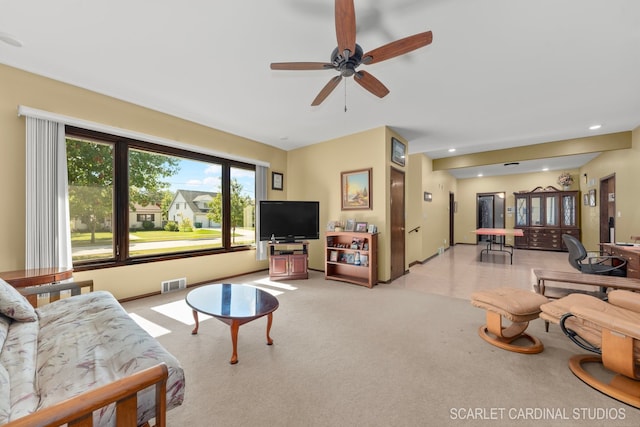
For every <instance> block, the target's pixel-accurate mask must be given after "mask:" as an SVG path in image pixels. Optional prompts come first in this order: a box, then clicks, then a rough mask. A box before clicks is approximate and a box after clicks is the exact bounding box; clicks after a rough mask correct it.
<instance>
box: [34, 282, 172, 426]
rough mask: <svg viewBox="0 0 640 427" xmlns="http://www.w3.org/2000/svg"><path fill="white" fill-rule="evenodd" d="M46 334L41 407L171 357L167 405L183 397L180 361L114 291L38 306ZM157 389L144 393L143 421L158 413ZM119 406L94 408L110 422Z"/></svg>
mask: <svg viewBox="0 0 640 427" xmlns="http://www.w3.org/2000/svg"><path fill="white" fill-rule="evenodd" d="M36 311H37V313H38V316H39V318H40V321H39V323H40V339H39V347H38V363H37V377H36V383H37V390H38V392H39V394H40V408H43V407H47V406H51V405H53V404H55V403H58V402H60V401H61V400H64V399H67V398H70V397H73V396H76V395H78V394H80V393H82V392H84V391H86V390H89V389H92V388H95V387H98V386H100V385H104V384H107V383H109V382H111V381H114V380H117V379H120V378H124V377H126V376H128V375H131V374H132V373H134V372H138V371H140V370H142V369H145V368H149V367H151V366H154V365H156V364H158V363H160V362H165V363H166V364H167V367H168V369H169V378H168V380H167V409H171V408H174V407H176V406H178V405H180V404H181V403H182V400H183V397H184V372H183V370H182V368H181V367H180V364H179V362H178V361H177V359H175V358H174V357H173V356H172V355H171V354H169V353H168V352H167V351H166V350H165V349H164V348H163V347H162V346H161V345H160V343H158V341H156V340H155V339H154V338H152V337H151V336H150V335H149V334H148V333H147V332H145V331H144V330H143V329H142V328H140V327H139V326H138V325H137V324H136V323H135V322H134V321H133V319H131V317H129V315H128V314H127V312H126V311H124V309H123V308H122V306H121V305H120V304H119V303H118V301H117V300H116V299H115V298H114V297H113V295H111V294H110V293H108V292H105V291H97V292H91V293H88V294H83V295H78V296H74V297H71V298H65V299H62V300H59V301H56V302H54V303H51V304H47V305H45V306H43V307H39V308H38V309H37V310H36ZM153 406H154V391H153V389H151V388H150V389H147V390H145V391H144V392H142V393H140V394H139V396H138V409H139V412H138V422H139V423H140V424H142V421H143V420H148V419H149V418H152V417H153V416H154V413H153ZM112 416H113V407H109V408H105V409H104V410H103V411H97V412H96V413H95V414H94V422H95V425H105V424H106V425H109V424H110V419H111V418H112Z"/></svg>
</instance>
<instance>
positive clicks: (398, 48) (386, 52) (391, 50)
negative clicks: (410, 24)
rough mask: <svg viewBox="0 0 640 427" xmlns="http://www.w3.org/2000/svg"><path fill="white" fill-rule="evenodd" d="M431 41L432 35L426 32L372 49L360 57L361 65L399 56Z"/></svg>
mask: <svg viewBox="0 0 640 427" xmlns="http://www.w3.org/2000/svg"><path fill="white" fill-rule="evenodd" d="M432 41H433V33H432V32H431V31H426V32H424V33H419V34H414V35H412V36H409V37H405V38H403V39H400V40H396V41H394V42H391V43H388V44H385V45H384V46H380V47H379V48H377V49H373V50H372V51H369V52H367V53H365V54H364V55H363V56H362V63H363V64H367V65H368V64H375V63H376V62H380V61H384V60H386V59H390V58H394V57H396V56H399V55H403V54H405V53H408V52H411V51H412V50H416V49H419V48H421V47H423V46H426V45H428V44H430V43H431V42H432Z"/></svg>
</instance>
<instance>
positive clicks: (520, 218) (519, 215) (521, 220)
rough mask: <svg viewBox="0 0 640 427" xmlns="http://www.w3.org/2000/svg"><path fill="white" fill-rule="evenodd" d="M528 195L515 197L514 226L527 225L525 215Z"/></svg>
mask: <svg viewBox="0 0 640 427" xmlns="http://www.w3.org/2000/svg"><path fill="white" fill-rule="evenodd" d="M528 200H529V198H528V197H516V227H526V226H528V225H529V221H528V217H527V213H528V212H527V201H528Z"/></svg>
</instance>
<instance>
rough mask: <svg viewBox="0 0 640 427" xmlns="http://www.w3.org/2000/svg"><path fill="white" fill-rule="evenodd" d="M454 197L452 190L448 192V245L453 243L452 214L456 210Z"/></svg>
mask: <svg viewBox="0 0 640 427" xmlns="http://www.w3.org/2000/svg"><path fill="white" fill-rule="evenodd" d="M455 200H456V197H455V195H454V194H453V193H452V192H449V246H451V247H453V245H454V241H453V240H454V236H455V233H454V229H453V223H454V221H453V220H454V217H453V214H454V213H455V212H456V201H455Z"/></svg>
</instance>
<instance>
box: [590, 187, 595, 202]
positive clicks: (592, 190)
mask: <svg viewBox="0 0 640 427" xmlns="http://www.w3.org/2000/svg"><path fill="white" fill-rule="evenodd" d="M595 205H596V189H595V188H592V189H591V190H589V206H595Z"/></svg>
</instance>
